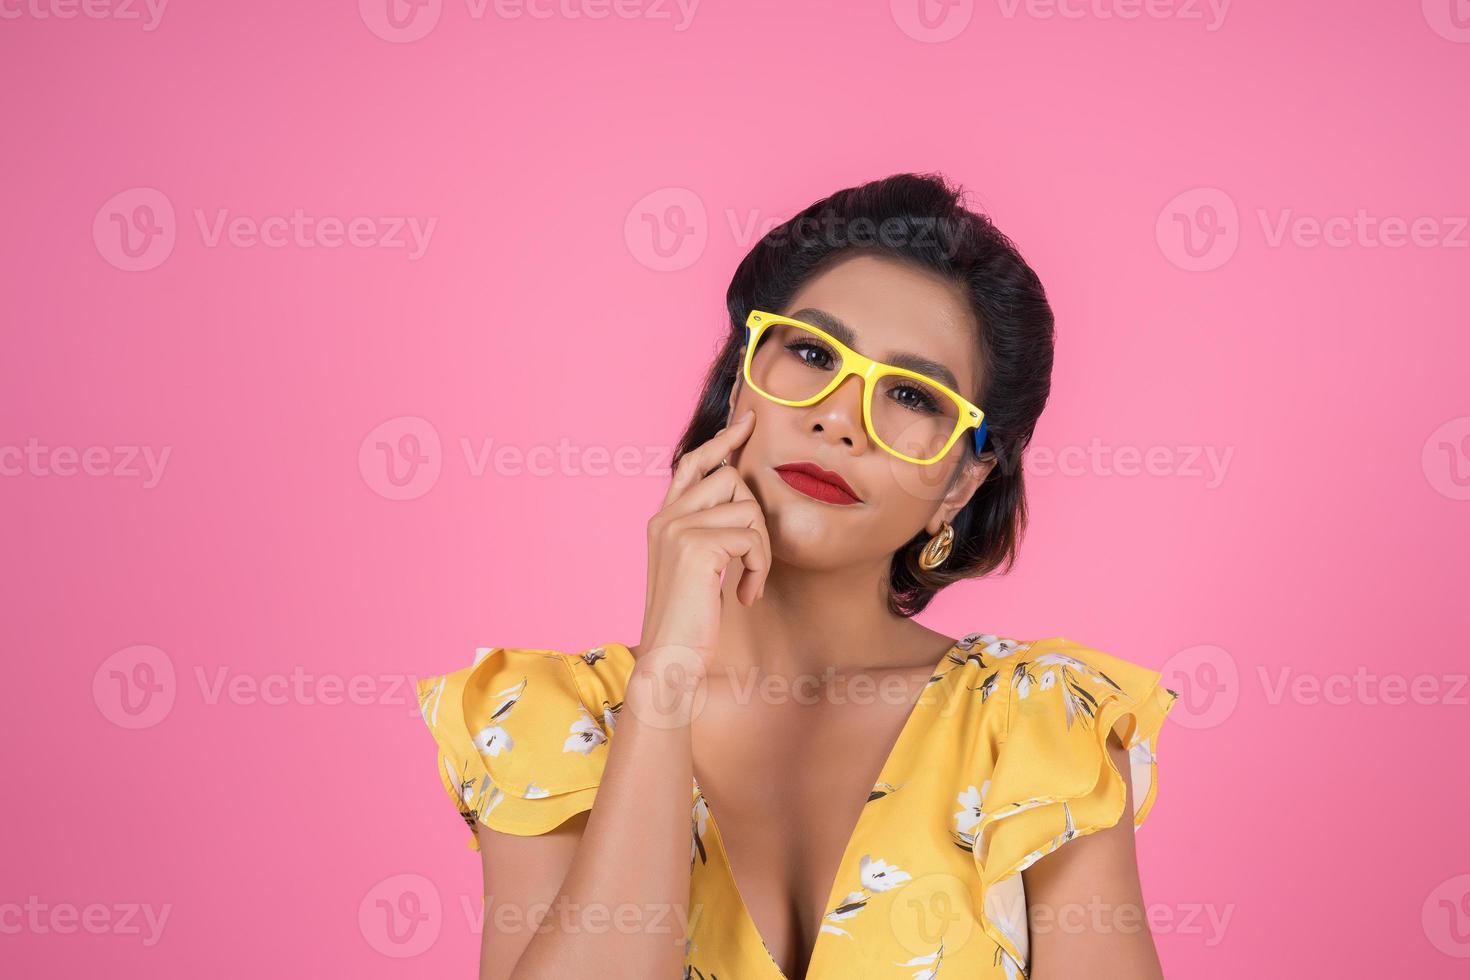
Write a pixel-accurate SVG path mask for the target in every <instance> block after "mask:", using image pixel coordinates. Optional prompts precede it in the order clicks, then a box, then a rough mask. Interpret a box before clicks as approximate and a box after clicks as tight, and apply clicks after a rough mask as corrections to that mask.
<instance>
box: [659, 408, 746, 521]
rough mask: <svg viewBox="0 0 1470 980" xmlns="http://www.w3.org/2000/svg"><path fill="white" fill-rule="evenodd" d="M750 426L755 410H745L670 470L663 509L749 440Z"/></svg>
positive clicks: (685, 455)
mask: <svg viewBox="0 0 1470 980" xmlns="http://www.w3.org/2000/svg"><path fill="white" fill-rule="evenodd" d="M754 422H755V410H754V409H747V410H746V413H745V414H744V415H742V416H741V417H740V418H738V419H736V420H735V421H733V422H731V423H730V424H729V425H727V426H725V427H724V428H723V429H721V430H720V431H719V432H716V433H715V434H714V435H713V436H711V437H710V438H709V439H707V440H705V441H704V442H702V443H700V444H699V445H698V446H696V447H694V448H693V449H691V450H690V451H689V452H687V453H685V454H684V455H683V456H682V457H680V459H679V465H678V466H676V467H675V468H674V478H673V480H672V481H671V482H670V484H669V491H668V493H667V494H665V495H664V504H665V506H667V505H668V503H669V501H671V500H675V499H677V498H678V497H679V496H680V495H681V494H682V493H683V492H684V491H685V490H687V489H688V488H689V487H690V486H692V485H693V484H695V483H696V482H698V481H699V480H700V479H702V478H703V477H704V476H705V474H707V473H709V471H710V470H712V469H714V468H715V467H716V466H718V465H719V462H720V460H722V459H724V458H725V457H726V456H728V455H729V454H730V453H731V452H732V451H733V450H734V449H736V448H737V447H738V446H739V445H740V444H741V443H742V442H744V441H745V440H746V438H747V437H749V435H750V433H751V430H752V429H753V427H754Z"/></svg>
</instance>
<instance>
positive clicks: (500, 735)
mask: <svg viewBox="0 0 1470 980" xmlns="http://www.w3.org/2000/svg"><path fill="white" fill-rule="evenodd" d="M515 744H516V743H515V740H514V739H512V738H511V737H510V733H509V732H507V731H506V730H505V729H504V728H501V727H500V726H499V725H486V726H485V727H484V728H482V729H480V730H479V731H478V732H476V733H475V748H477V749H479V750H480V754H481V755H488V756H498V755H500V753H502V752H509V751H510V750H511V749H513V748H515Z"/></svg>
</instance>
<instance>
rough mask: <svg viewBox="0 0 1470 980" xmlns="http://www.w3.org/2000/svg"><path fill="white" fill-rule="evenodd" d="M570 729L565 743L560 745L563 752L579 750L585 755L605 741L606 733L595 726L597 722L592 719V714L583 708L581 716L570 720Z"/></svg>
mask: <svg viewBox="0 0 1470 980" xmlns="http://www.w3.org/2000/svg"><path fill="white" fill-rule="evenodd" d="M571 731H572V733H571V734H570V735H568V736H567V740H566V743H565V744H564V745H562V749H561V750H562V751H563V752H580V753H582V754H583V755H586V754H587V753H588V752H591V751H592V750H593V749H595V748H597V746H599V745H601V744H602V743H603V742H606V741H607V733H606V732H604V731H603V730H602V729H601V728H599V727H597V722H595V721H593V720H592V716H591V715H589V714H588V713H587V712H586V710H585V709H584V710H583V711H582V715H581V717H580V718H578V719H577V720H576V721H574V722H572V729H571Z"/></svg>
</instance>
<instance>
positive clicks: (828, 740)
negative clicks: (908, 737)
mask: <svg viewBox="0 0 1470 980" xmlns="http://www.w3.org/2000/svg"><path fill="white" fill-rule="evenodd" d="M920 683H921V682H912V683H907V684H905V685H904V686H903V687H902V688H897V687H893V686H890V687H889V689H888V691H887V692H886V693H882V694H880V693H877V692H872V693H871V694H870V696H868V697H865V698H859V697H858V696H857V695H856V694H854V695H852V696H850V697H847V698H837V697H832V696H828V694H830V692H826V691H823V692H817V693H816V695H815V696H814V697H808V698H806V699H805V700H801V699H798V698H797V697H796V696H795V695H789V696H787V697H784V698H773V697H762V696H761V695H759V694H755V695H751V694H750V692H748V691H747V692H742V691H740V690H738V689H735V688H732V687H730V686H729V685H724V684H715V685H711V686H710V687H709V690H708V699H707V700H706V702H705V703H704V704H703V706H702V708H701V711H700V713H699V714H698V716H697V717H696V719H695V722H694V725H693V728H692V744H693V755H694V771H695V779H696V780H697V782H698V783H699V787H700V789H701V791H702V792H703V795H704V798H705V802H706V804H707V805H708V807H709V811H710V816H711V819H712V820H713V821H715V822H716V823H717V826H718V832H719V836H720V839H721V841H722V843H723V845H724V848H725V852H726V856H727V861H728V864H729V871H730V873H731V875H732V877H733V879H734V883H735V887H736V888H737V889H738V891H739V895H740V898H741V900H742V901H743V905H744V913H745V914H746V915H747V916H748V917H749V919H750V920H751V923H752V924H753V925H754V927H755V929H756V930H757V932H758V933H759V934H760V936H761V938H762V939H763V940H764V941H765V943H766V946H767V948H768V949H769V950H770V951H771V955H772V956H774V957H775V959H776V961H777V963H778V964H779V965H780V966H781V969H782V971H783V972H784V973H785V975H786V976H787V977H790V978H796V977H802V976H804V975H805V973H806V970H807V967H808V963H809V960H810V957H811V953H812V951H813V949H814V947H815V945H816V942H817V939H818V935H819V930H820V928H821V925H822V922H823V918H824V916H826V915H827V913H829V912H830V911H831V908H829V906H831V905H832V904H833V903H834V902H836V901H837V900H839V899H841V898H842V894H836V895H834V892H842V893H843V894H845V893H846V892H845V890H844V889H840V888H836V887H835V886H836V884H837V883H836V882H835V881H834V878H835V876H836V873H837V869H838V867H839V865H840V864H841V863H842V860H843V857H844V855H845V853H846V851H847V848H848V845H849V843H850V841H851V839H852V836H853V831H854V829H855V826H856V824H857V822H858V820H859V818H860V816H861V815H862V812H863V808H864V805H865V804H866V803H867V801H868V799H869V797H870V795H871V794H872V792H873V790H874V785H875V783H876V782H877V781H878V779H879V776H880V774H881V772H882V771H883V769H884V767H885V764H886V763H887V762H888V761H889V759H890V758H891V755H892V752H893V749H894V747H895V743H896V742H897V741H898V739H899V738H900V735H901V734H902V732H903V729H904V727H905V724H906V722H907V720H908V718H909V715H910V711H911V708H912V702H913V701H914V699H915V698H916V697H917V696H918V690H919V686H920Z"/></svg>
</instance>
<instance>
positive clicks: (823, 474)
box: [776, 461, 863, 504]
mask: <svg viewBox="0 0 1470 980" xmlns="http://www.w3.org/2000/svg"><path fill="white" fill-rule="evenodd" d="M776 470H777V472H781V471H783V470H784V471H785V472H788V473H804V474H806V475H807V476H809V477H811V478H812V479H813V480H819V481H821V482H822V483H825V484H827V485H828V486H832V487H836V488H837V489H838V490H840V491H842V493H844V494H846V495H847V496H849V497H851V498H852V500H851V503H855V504H858V503H862V500H863V498H862V497H859V496H858V495H857V491H855V490H853V488H852V487H850V486H848V485H847V481H846V480H844V479H843V478H842V477H841V476H839V475H838V474H836V473H833V472H832V471H831V470H824V469H822V468H821V467H820V466H818V465H817V464H816V463H812V462H807V461H802V462H800V463H783V464H781V465H780V466H778V467H776ZM798 489H800V488H798ZM834 502H835V501H834Z"/></svg>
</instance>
